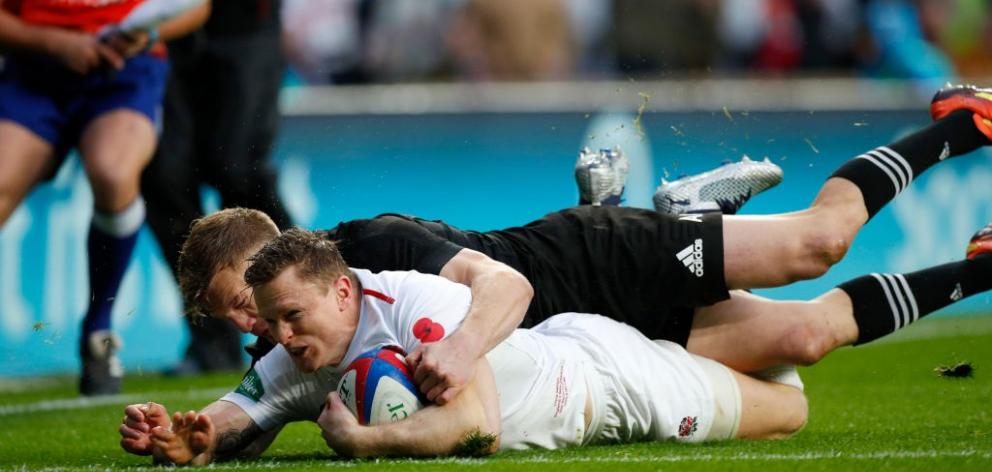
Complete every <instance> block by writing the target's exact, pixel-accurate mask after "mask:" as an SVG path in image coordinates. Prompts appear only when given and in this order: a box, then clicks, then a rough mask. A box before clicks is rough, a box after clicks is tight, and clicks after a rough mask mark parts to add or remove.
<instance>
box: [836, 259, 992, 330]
mask: <svg viewBox="0 0 992 472" xmlns="http://www.w3.org/2000/svg"><path fill="white" fill-rule="evenodd" d="M837 288H839V289H841V290H843V291H844V292H846V293H847V295H848V296H850V297H851V304H852V305H853V307H854V321H855V322H856V323H857V324H858V341H857V342H856V343H855V344H863V343H866V342H869V341H873V340H875V339H878V338H880V337H882V336H885V335H887V334H889V333H892V332H894V331H896V330H899V329H901V328H904V327H905V326H906V325H908V324H910V323H912V322H914V321H916V320H918V319H919V318H922V317H924V316H926V315H929V314H930V313H933V312H934V311H937V310H939V309H941V308H943V307H945V306H947V305H950V304H952V303H954V302H956V301H958V300H962V299H964V298H966V297H970V296H972V295H974V294H976V293H981V292H984V291H986V290H990V289H992V254H983V255H981V256H978V257H976V258H974V259H973V260H963V261H958V262H951V263H949V264H944V265H939V266H936V267H931V268H929V269H924V270H921V271H918V272H912V273H909V274H905V275H903V274H871V275H865V276H862V277H858V278H856V279H854V280H850V281H847V282H844V283H843V284H840V285H839V286H838V287H837Z"/></svg>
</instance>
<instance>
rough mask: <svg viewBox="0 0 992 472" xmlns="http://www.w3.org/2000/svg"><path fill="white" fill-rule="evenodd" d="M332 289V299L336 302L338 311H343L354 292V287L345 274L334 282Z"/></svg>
mask: <svg viewBox="0 0 992 472" xmlns="http://www.w3.org/2000/svg"><path fill="white" fill-rule="evenodd" d="M332 288H333V289H334V297H335V299H337V302H338V309H339V310H342V311H343V310H344V309H345V308H346V307H347V306H348V302H349V301H350V300H351V298H352V296H353V295H354V291H355V290H354V289H355V287H354V286H353V285H352V284H351V278H350V277H348V276H347V275H345V274H342V275H339V276H338V278H337V279H335V280H334V285H333V287H332Z"/></svg>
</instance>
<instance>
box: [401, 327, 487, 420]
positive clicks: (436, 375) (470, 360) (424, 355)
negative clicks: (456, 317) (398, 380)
mask: <svg viewBox="0 0 992 472" xmlns="http://www.w3.org/2000/svg"><path fill="white" fill-rule="evenodd" d="M477 360H478V359H477V358H476V353H475V351H474V350H472V349H467V348H466V347H465V346H462V345H461V344H460V343H458V342H456V341H455V340H454V337H450V338H447V339H444V340H441V341H438V342H436V343H429V344H421V345H420V346H417V348H416V349H414V350H413V352H411V353H410V354H409V355H408V356H406V363H407V365H408V366H410V368H411V369H412V370H413V381H414V383H415V384H416V385H418V386H419V388H420V391H421V392H423V393H424V395H425V396H426V397H427V399H428V400H430V401H432V402H434V403H437V404H438V405H444V404H446V403H448V402H449V401H451V400H452V399H453V398H455V396H456V395H458V392H461V391H462V389H464V388H465V386H466V385H468V382H469V380H471V379H472V376H473V375H475V363H476V361H477Z"/></svg>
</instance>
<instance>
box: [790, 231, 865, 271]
mask: <svg viewBox="0 0 992 472" xmlns="http://www.w3.org/2000/svg"><path fill="white" fill-rule="evenodd" d="M840 233H841V232H838V231H830V230H817V231H813V232H810V233H808V234H806V235H804V236H803V238H802V248H801V252H802V254H803V255H802V256H801V257H800V262H799V263H798V264H796V265H795V267H794V270H795V272H794V273H793V276H794V280H793V281H796V280H809V279H815V278H817V277H820V276H822V275H823V274H826V273H827V271H828V270H830V268H831V267H833V265H834V264H836V263H838V262H840V261H841V259H843V258H844V255H846V254H847V250H848V249H849V248H850V247H851V240H850V238H848V237H846V235H844V234H840Z"/></svg>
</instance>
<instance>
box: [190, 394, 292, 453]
mask: <svg viewBox="0 0 992 472" xmlns="http://www.w3.org/2000/svg"><path fill="white" fill-rule="evenodd" d="M235 409H237V410H235ZM231 412H236V413H237V414H232V413H231ZM202 413H204V414H207V415H210V417H211V418H212V419H213V420H214V425H215V428H216V431H217V434H216V437H215V439H214V441H213V444H212V445H211V447H210V448H209V449H208V450H207V452H206V454H208V456H207V457H204V458H201V460H204V461H205V462H204V463H209V462H213V461H216V462H223V461H227V460H232V459H248V458H254V457H258V456H259V455H261V454H262V452H264V451H265V449H266V448H268V447H269V445H270V444H272V441H273V440H274V439H275V437H276V435H277V434H278V433H279V431H280V430H281V429H282V428H277V429H274V430H272V431H268V432H266V431H263V430H262V428H260V427H259V426H258V425H257V424H255V422H254V421H252V420H251V418H249V417H248V415H247V414H244V413H243V412H241V410H240V408H239V407H237V406H235V405H234V404H232V403H228V402H224V401H219V402H214V403H212V404H211V405H209V406H207V408H204V409H203V411H202Z"/></svg>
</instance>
